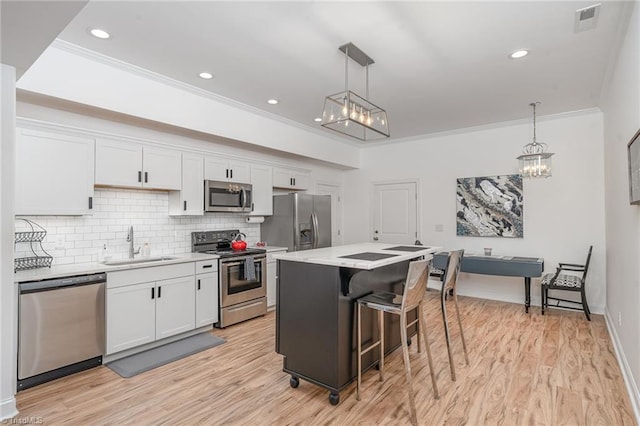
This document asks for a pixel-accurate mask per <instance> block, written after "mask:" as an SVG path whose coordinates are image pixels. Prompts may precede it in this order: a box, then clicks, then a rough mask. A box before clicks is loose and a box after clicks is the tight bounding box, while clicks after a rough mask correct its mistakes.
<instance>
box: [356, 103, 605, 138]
mask: <svg viewBox="0 0 640 426" xmlns="http://www.w3.org/2000/svg"><path fill="white" fill-rule="evenodd" d="M601 112H602V110H601V109H600V108H598V107H593V108H585V109H579V110H575V111H566V112H560V113H557V114H549V115H538V116H537V117H536V120H537V121H538V123H539V122H544V121H551V120H561V119H565V118H570V117H579V116H583V115H590V114H595V113H601ZM529 123H531V117H529V118H520V119H517V120H509V121H499V122H497V123H488V124H480V125H478V126H470V127H462V128H460V129H454V130H445V131H442V132H436V133H426V134H423V135H417V136H409V137H406V138H399V139H391V140H387V141H380V142H372V143H369V144H367V145H366V147H367V148H369V147H370V148H373V147H378V146H384V145H390V144H398V143H408V142H416V141H423V140H426V139H435V138H441V137H446V136H454V135H460V134H465V133H472V132H480V131H483V130H492V129H500V128H504V127H512V126H519V125H522V124H529Z"/></svg>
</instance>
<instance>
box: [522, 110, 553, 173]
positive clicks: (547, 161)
mask: <svg viewBox="0 0 640 426" xmlns="http://www.w3.org/2000/svg"><path fill="white" fill-rule="evenodd" d="M539 103H540V102H532V103H530V104H529V105H531V106H532V107H533V142H530V143H528V144H526V145H525V146H524V148H522V155H521V156H519V157H518V160H519V161H520V174H521V175H522V177H523V178H548V177H551V156H552V155H553V153H552V152H546V150H547V144H546V143H539V142H538V141H537V140H536V105H537V104H539Z"/></svg>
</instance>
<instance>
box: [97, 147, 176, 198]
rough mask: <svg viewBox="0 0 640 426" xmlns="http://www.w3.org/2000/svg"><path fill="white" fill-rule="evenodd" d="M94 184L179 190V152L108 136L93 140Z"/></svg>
mask: <svg viewBox="0 0 640 426" xmlns="http://www.w3.org/2000/svg"><path fill="white" fill-rule="evenodd" d="M95 161H96V163H95V164H96V178H95V184H96V185H106V186H122V187H129V188H150V189H170V190H179V189H180V188H181V186H182V185H181V183H182V167H181V161H182V158H181V155H180V151H175V150H171V149H164V148H156V147H151V146H143V145H141V144H138V143H135V142H126V141H119V140H111V139H98V140H97V141H96V160H95Z"/></svg>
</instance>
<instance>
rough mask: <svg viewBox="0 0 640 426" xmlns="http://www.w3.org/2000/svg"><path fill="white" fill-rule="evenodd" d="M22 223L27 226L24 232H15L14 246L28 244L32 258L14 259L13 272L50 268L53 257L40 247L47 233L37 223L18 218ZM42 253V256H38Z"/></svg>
mask: <svg viewBox="0 0 640 426" xmlns="http://www.w3.org/2000/svg"><path fill="white" fill-rule="evenodd" d="M17 220H20V221H22V222H24V223H25V224H26V225H27V226H25V228H27V230H25V231H16V233H15V244H18V243H26V244H29V249H30V250H31V253H32V254H33V256H26V257H20V258H16V259H14V264H13V271H14V272H18V271H26V270H28V269H36V268H50V267H51V262H53V256H51V255H50V254H49V253H47V251H46V250H45V249H44V248H43V247H42V240H44V237H45V236H46V235H47V231H46V230H45V229H44V228H43V227H42V226H40V225H38V224H37V223H35V222H33V221H31V220H28V219H22V218H18V219H17ZM39 253H44V254H39Z"/></svg>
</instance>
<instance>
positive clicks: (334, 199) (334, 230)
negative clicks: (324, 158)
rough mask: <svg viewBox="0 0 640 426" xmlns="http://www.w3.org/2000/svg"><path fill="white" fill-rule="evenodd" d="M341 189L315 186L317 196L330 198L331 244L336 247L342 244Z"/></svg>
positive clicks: (336, 186)
mask: <svg viewBox="0 0 640 426" xmlns="http://www.w3.org/2000/svg"><path fill="white" fill-rule="evenodd" d="M341 191H342V189H341V188H340V186H338V185H331V184H326V183H319V184H318V185H317V186H316V193H317V194H318V195H330V196H331V244H332V245H334V246H338V245H340V244H342V200H341V195H340V193H341Z"/></svg>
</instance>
